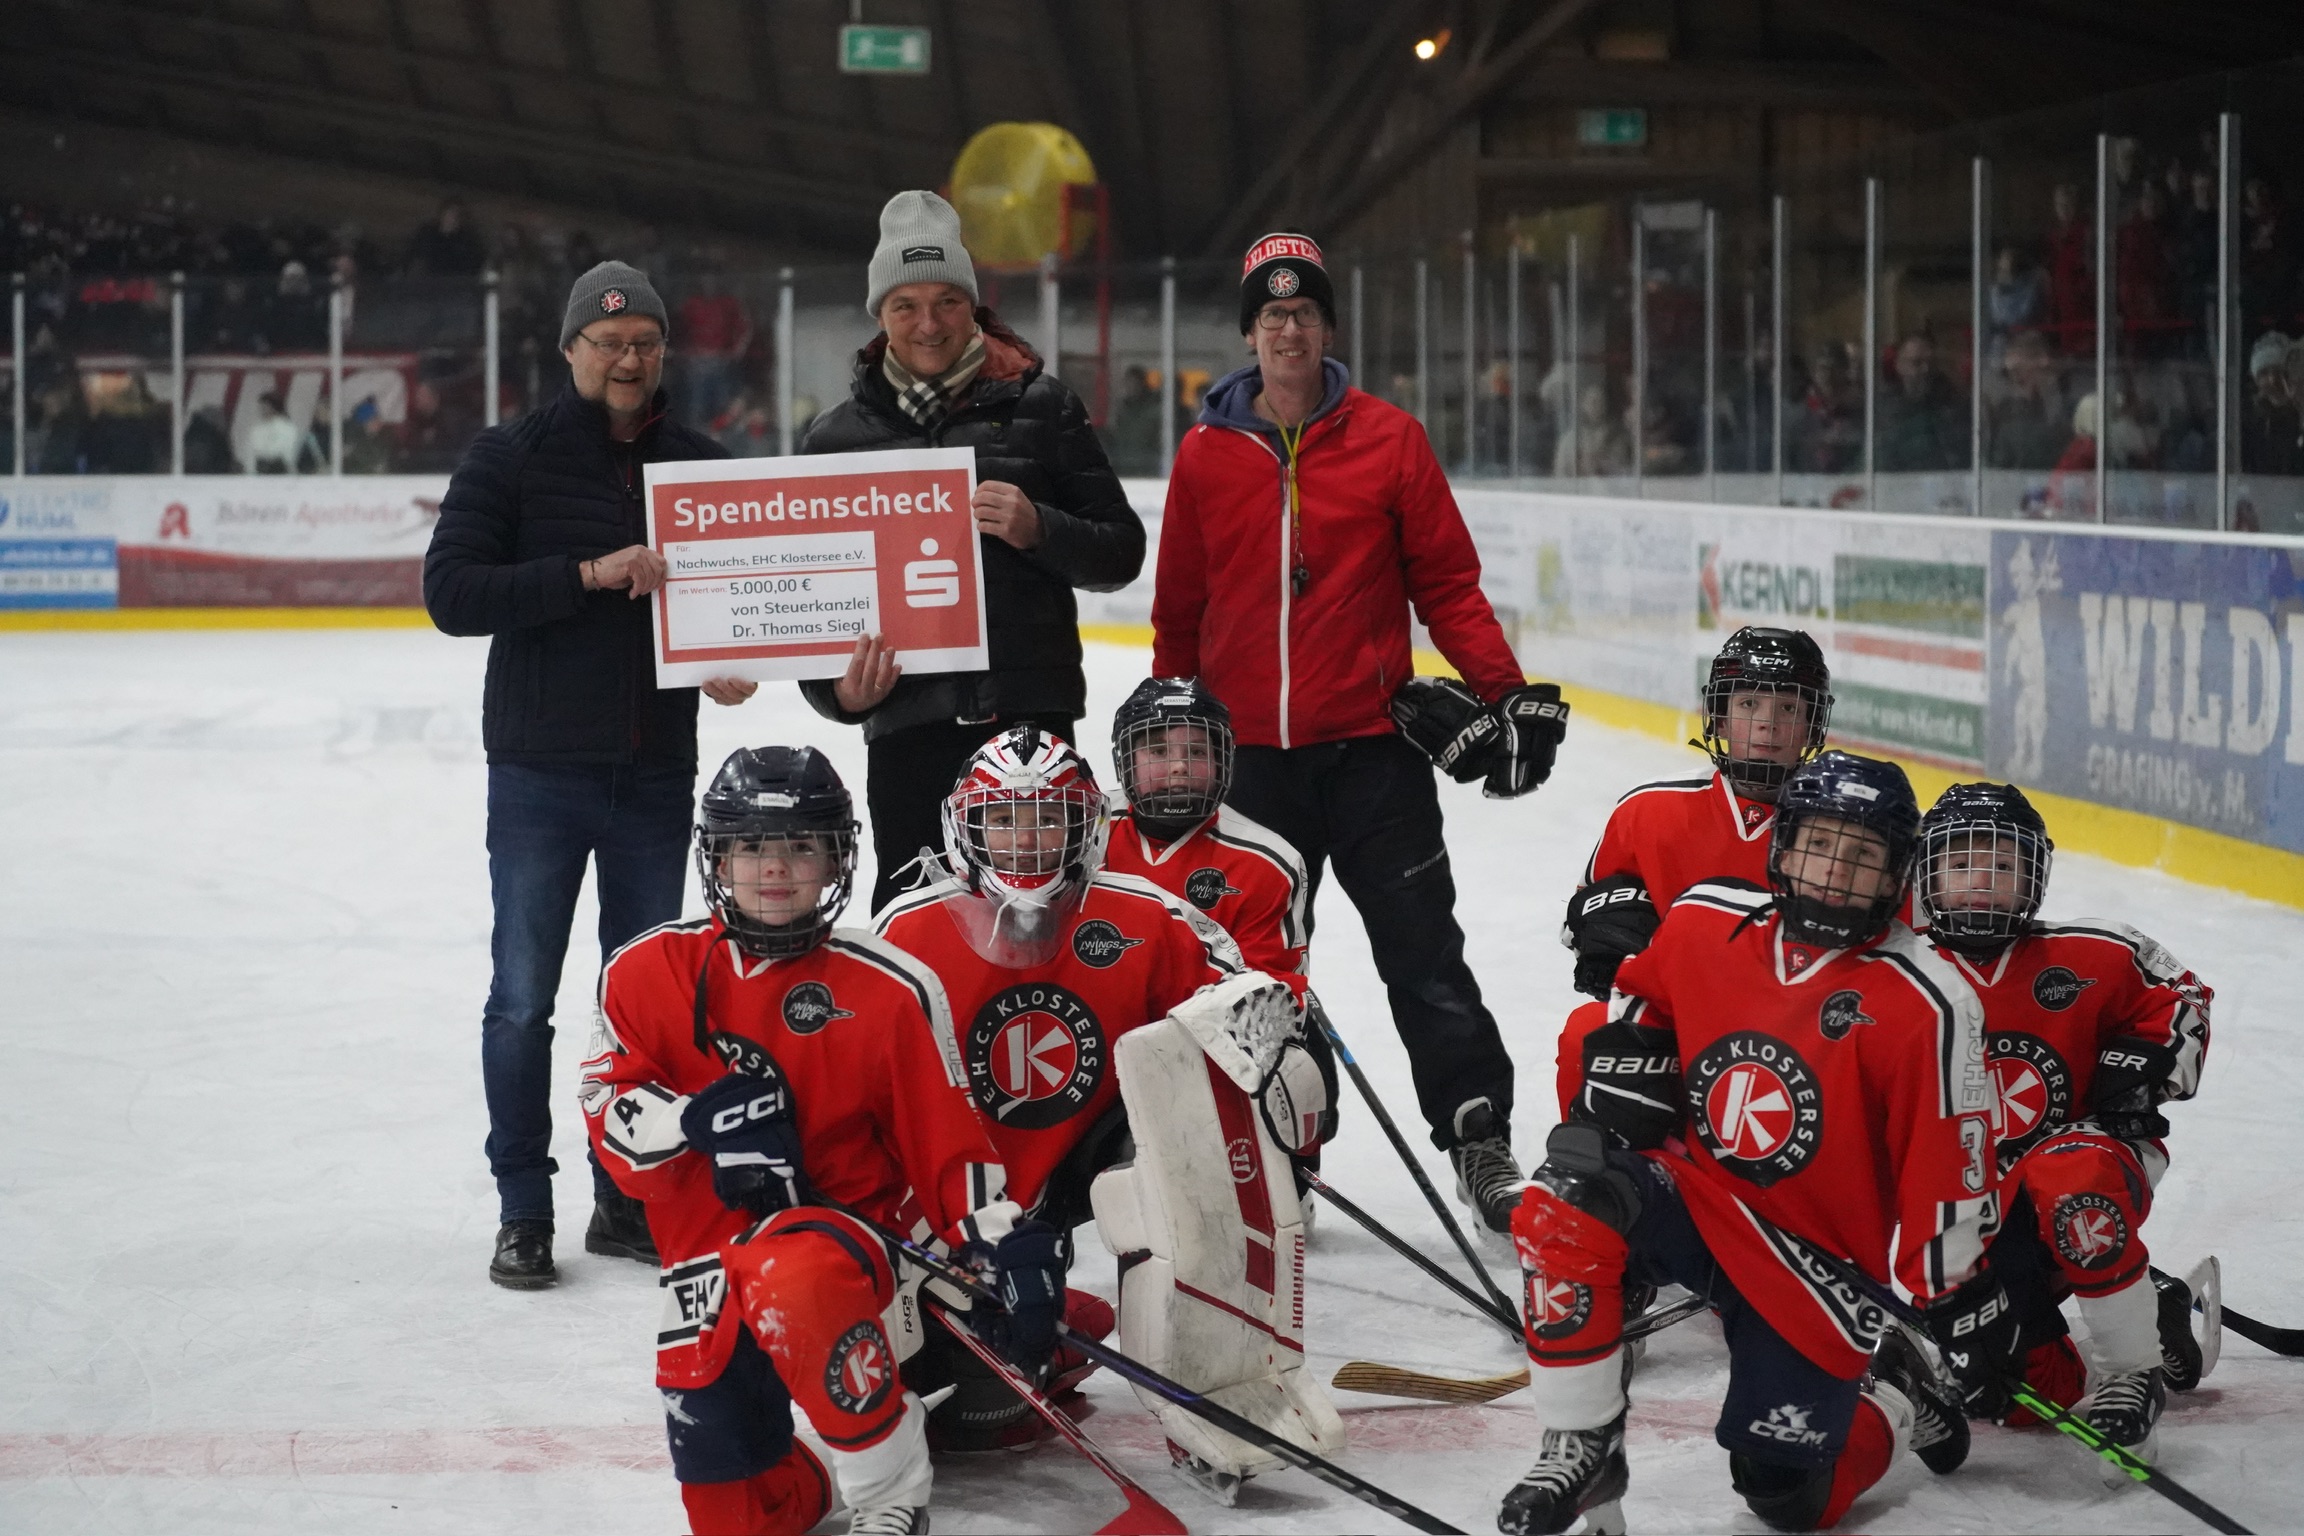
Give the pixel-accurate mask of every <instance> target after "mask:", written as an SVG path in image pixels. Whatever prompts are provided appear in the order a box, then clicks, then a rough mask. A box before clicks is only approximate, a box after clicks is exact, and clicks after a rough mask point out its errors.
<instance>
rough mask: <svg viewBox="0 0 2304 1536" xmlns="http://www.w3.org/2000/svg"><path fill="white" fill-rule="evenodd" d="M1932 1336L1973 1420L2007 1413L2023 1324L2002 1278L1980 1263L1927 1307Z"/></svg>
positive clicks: (2000, 1416)
mask: <svg viewBox="0 0 2304 1536" xmlns="http://www.w3.org/2000/svg"><path fill="white" fill-rule="evenodd" d="M1925 1310H1926V1313H1927V1318H1928V1332H1929V1335H1930V1336H1931V1337H1932V1338H1934V1339H1935V1340H1936V1348H1937V1349H1938V1350H1939V1351H1940V1352H1941V1353H1942V1354H1943V1356H1944V1370H1945V1372H1946V1374H1948V1375H1949V1376H1951V1378H1952V1384H1953V1385H1954V1386H1956V1387H1958V1388H1959V1389H1960V1401H1961V1405H1962V1406H1963V1407H1964V1408H1965V1409H1966V1410H1967V1413H1968V1416H1969V1417H1970V1418H1972V1419H1992V1420H1994V1421H1998V1420H2001V1419H2004V1418H2006V1417H2007V1416H2008V1405H2009V1397H2008V1383H2009V1379H2010V1378H2011V1377H2013V1376H2015V1375H2016V1373H2017V1360H2018V1355H2019V1353H2020V1351H2019V1348H2018V1342H2017V1340H2018V1333H2019V1329H2018V1326H2017V1322H2016V1307H2015V1304H2014V1303H2012V1302H2011V1301H2009V1299H2008V1292H2007V1291H2006V1290H2004V1289H2003V1288H2002V1287H2001V1284H2000V1277H1999V1276H1998V1275H1995V1274H1994V1273H1992V1271H1991V1270H1990V1269H1989V1268H1980V1269H1978V1270H1977V1271H1976V1273H1975V1275H1974V1276H1973V1277H1972V1278H1971V1279H1969V1281H1968V1282H1967V1283H1966V1284H1965V1285H1962V1286H1961V1287H1960V1288H1959V1289H1957V1290H1954V1291H1951V1292H1948V1293H1947V1294H1945V1295H1942V1296H1939V1297H1937V1298H1936V1299H1935V1300H1934V1301H1932V1302H1930V1303H1929V1304H1928V1306H1927V1308H1926V1309H1925Z"/></svg>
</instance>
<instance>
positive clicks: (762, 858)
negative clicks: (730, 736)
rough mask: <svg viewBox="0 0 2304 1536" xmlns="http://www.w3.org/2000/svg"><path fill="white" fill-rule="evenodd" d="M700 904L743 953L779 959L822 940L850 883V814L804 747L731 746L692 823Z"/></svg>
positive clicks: (838, 788)
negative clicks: (700, 886)
mask: <svg viewBox="0 0 2304 1536" xmlns="http://www.w3.org/2000/svg"><path fill="white" fill-rule="evenodd" d="M696 872H697V874H698V875H699V876H701V877H702V878H703V882H704V900H705V902H706V904H707V905H709V906H710V907H711V908H712V912H713V915H714V916H716V917H718V918H719V919H720V921H721V923H722V924H723V925H724V926H725V927H726V928H727V930H728V936H729V937H730V938H732V939H734V940H735V941H736V943H737V945H738V946H739V947H740V948H742V949H743V950H744V952H745V953H747V954H750V955H755V956H758V957H761V958H763V959H771V960H785V959H790V958H791V957H793V956H795V955H804V954H806V953H808V951H810V950H812V949H814V948H815V947H816V946H817V945H818V944H820V943H822V942H823V941H824V936H825V935H826V934H828V933H830V932H831V931H832V925H833V923H835V922H836V921H838V920H839V917H840V913H841V910H842V909H843V908H845V907H846V906H847V905H848V894H849V891H850V890H851V889H852V888H853V887H854V885H855V878H856V808H855V803H854V801H853V800H852V799H850V797H849V794H848V787H847V786H846V785H844V784H842V783H841V782H840V775H839V774H838V773H836V772H834V771H833V768H832V764H831V763H830V762H829V761H827V760H826V758H825V756H824V754H823V753H821V752H819V751H817V750H816V749H815V748H814V747H740V748H738V749H737V750H736V751H734V752H731V753H730V754H729V755H728V760H727V761H726V762H724V763H722V764H721V765H720V771H719V772H718V773H716V774H714V775H713V776H712V782H711V784H710V785H709V786H707V787H706V789H705V791H704V798H703V803H702V806H701V807H700V809H699V811H698V813H697V817H696Z"/></svg>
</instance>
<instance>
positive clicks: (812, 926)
mask: <svg viewBox="0 0 2304 1536" xmlns="http://www.w3.org/2000/svg"><path fill="white" fill-rule="evenodd" d="M748 858H782V859H784V860H786V861H787V862H788V863H789V864H791V865H792V866H794V867H793V868H792V869H791V870H790V874H791V875H792V876H793V877H795V881H794V883H806V881H807V880H808V879H819V878H820V879H821V881H822V885H821V888H820V889H819V890H818V891H817V893H816V903H815V906H814V908H813V909H812V910H811V911H810V912H809V914H808V915H807V916H805V917H802V918H800V919H798V920H796V921H793V922H788V923H771V922H769V921H767V920H766V919H764V918H760V917H756V916H754V915H753V914H751V913H749V912H747V911H745V910H744V908H743V905H742V903H741V900H740V898H739V897H738V894H737V886H736V883H735V882H733V881H731V879H730V872H731V870H732V869H736V868H740V867H741V864H742V862H743V861H744V860H746V859H748ZM811 863H813V866H814V870H820V871H821V874H820V875H818V874H816V873H814V870H812V869H811V868H810V865H811ZM696 873H697V875H698V876H699V877H700V878H701V879H702V881H703V883H704V900H705V902H706V903H707V904H708V905H710V907H711V908H712V911H713V913H714V915H716V916H717V917H718V918H719V919H720V922H721V924H722V925H723V926H724V927H726V928H727V930H728V935H729V937H731V938H733V939H734V940H735V941H736V943H737V946H738V947H739V948H741V949H742V950H743V951H744V952H745V953H746V954H749V955H754V956H757V957H759V958H762V959H768V960H789V959H791V958H793V957H794V956H797V955H804V954H806V953H808V951H810V950H812V949H814V948H815V947H816V946H817V945H818V944H821V943H823V942H824V937H825V935H826V934H828V933H830V932H831V931H832V925H833V924H834V923H836V922H838V921H839V919H840V914H841V912H842V911H843V910H844V909H845V908H846V907H847V905H848V897H849V895H850V894H851V893H852V892H853V890H854V889H855V884H856V823H855V822H853V821H849V822H845V823H842V824H839V825H836V826H824V827H811V826H805V825H796V824H794V823H793V821H792V820H790V819H789V818H780V819H777V820H775V821H773V822H760V823H755V824H752V825H748V826H747V825H729V824H726V823H718V822H715V821H713V820H709V819H708V820H706V821H704V822H700V823H699V824H698V825H697V827H696Z"/></svg>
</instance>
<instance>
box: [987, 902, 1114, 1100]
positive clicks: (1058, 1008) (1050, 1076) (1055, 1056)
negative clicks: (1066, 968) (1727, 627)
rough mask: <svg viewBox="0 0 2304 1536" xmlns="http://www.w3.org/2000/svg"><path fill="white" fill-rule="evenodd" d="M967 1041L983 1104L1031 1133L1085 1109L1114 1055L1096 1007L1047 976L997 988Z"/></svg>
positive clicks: (1101, 1081) (1100, 1084)
mask: <svg viewBox="0 0 2304 1536" xmlns="http://www.w3.org/2000/svg"><path fill="white" fill-rule="evenodd" d="M1131 942H1135V941H1133V940H1132V941H1131ZM963 1044H964V1049H963V1051H962V1054H963V1055H964V1056H965V1057H966V1059H967V1065H968V1090H969V1092H970V1093H971V1094H973V1095H974V1096H975V1099H976V1103H977V1106H978V1107H979V1108H981V1109H982V1110H983V1111H984V1112H985V1113H986V1114H988V1115H990V1116H991V1117H992V1118H993V1119H995V1120H997V1121H999V1122H1000V1123H1001V1124H1002V1125H1009V1126H1014V1127H1016V1128H1017V1129H1018V1130H1025V1131H1041V1130H1046V1129H1047V1128H1048V1127H1049V1126H1052V1125H1061V1124H1063V1123H1064V1122H1065V1121H1066V1120H1069V1119H1071V1118H1072V1116H1074V1115H1076V1114H1078V1113H1079V1112H1080V1110H1081V1109H1082V1107H1083V1106H1085V1105H1086V1104H1087V1103H1088V1101H1089V1100H1090V1099H1092V1098H1094V1097H1095V1096H1096V1090H1097V1089H1098V1088H1099V1087H1101V1086H1102V1085H1103V1082H1104V1073H1105V1069H1106V1066H1107V1064H1108V1062H1109V1060H1110V1056H1111V1053H1110V1051H1108V1050H1107V1049H1106V1047H1105V1041H1104V1029H1103V1026H1102V1025H1101V1024H1099V1023H1097V1021H1096V1015H1095V1014H1094V1013H1093V1012H1091V1011H1090V1010H1089V1007H1088V1005H1087V1004H1086V1003H1084V1002H1082V1001H1081V1000H1080V998H1079V997H1078V996H1077V995H1075V994H1073V993H1071V992H1068V991H1066V990H1065V989H1064V988H1062V987H1058V986H1051V985H1049V984H1048V983H1046V982H1033V983H1025V984H1019V985H1016V986H1013V987H1007V988H1004V989H1003V990H1001V991H999V992H996V993H994V994H993V995H992V996H991V997H990V998H989V999H988V1000H987V1001H986V1002H985V1004H984V1006H983V1007H982V1008H979V1009H978V1010H976V1017H975V1019H974V1021H973V1022H971V1023H970V1024H969V1026H968V1038H967V1040H966V1041H965V1042H964V1043H963Z"/></svg>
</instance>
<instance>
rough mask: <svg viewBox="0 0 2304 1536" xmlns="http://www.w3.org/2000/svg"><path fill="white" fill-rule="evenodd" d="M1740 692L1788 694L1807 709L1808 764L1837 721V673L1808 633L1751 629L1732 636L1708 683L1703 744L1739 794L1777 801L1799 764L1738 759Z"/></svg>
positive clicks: (1802, 751) (1805, 750)
mask: <svg viewBox="0 0 2304 1536" xmlns="http://www.w3.org/2000/svg"><path fill="white" fill-rule="evenodd" d="M1737 693H1761V694H1783V693H1789V694H1792V695H1794V696H1795V697H1797V698H1798V699H1799V700H1800V701H1801V703H1802V704H1804V705H1806V706H1807V716H1808V735H1807V739H1806V741H1805V742H1804V743H1803V744H1802V746H1801V748H1800V759H1799V760H1800V761H1801V762H1805V761H1807V760H1808V759H1809V758H1811V757H1814V756H1815V755H1816V754H1817V753H1818V752H1821V751H1823V750H1824V731H1825V728H1826V727H1827V726H1828V725H1830V724H1831V721H1832V669H1831V668H1830V667H1828V666H1826V665H1825V664H1824V651H1823V648H1822V647H1821V646H1819V645H1817V643H1816V641H1815V640H1814V638H1812V637H1811V636H1810V635H1809V633H1808V632H1807V631H1806V630H1804V629H1769V628H1764V627H1762V626H1760V625H1757V624H1747V625H1745V626H1744V627H1743V628H1742V629H1739V630H1738V631H1736V633H1734V634H1732V635H1730V636H1729V637H1728V642H1727V644H1725V645H1723V646H1721V647H1720V652H1719V654H1718V655H1716V656H1714V657H1713V658H1712V666H1711V670H1710V671H1709V672H1707V673H1706V674H1705V678H1704V739H1703V740H1702V741H1700V742H1699V743H1697V745H1699V746H1701V747H1702V748H1703V749H1704V750H1705V751H1706V752H1708V753H1710V754H1711V755H1712V761H1713V763H1714V764H1716V765H1717V766H1718V767H1719V769H1720V771H1721V772H1722V773H1724V774H1726V775H1727V776H1728V780H1729V782H1730V783H1731V784H1733V785H1734V786H1735V787H1736V788H1737V790H1738V791H1739V792H1741V793H1742V794H1744V795H1746V796H1748V797H1750V798H1751V799H1754V800H1768V799H1771V798H1773V797H1774V795H1775V793H1776V788H1777V786H1778V785H1780V784H1782V783H1783V782H1784V781H1785V780H1786V779H1787V778H1789V777H1791V774H1792V770H1793V767H1794V766H1795V765H1794V764H1791V763H1770V762H1755V761H1753V760H1751V759H1749V758H1738V757H1734V756H1732V755H1731V754H1730V752H1729V748H1728V701H1729V698H1730V697H1731V696H1732V695H1734V694H1737Z"/></svg>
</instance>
